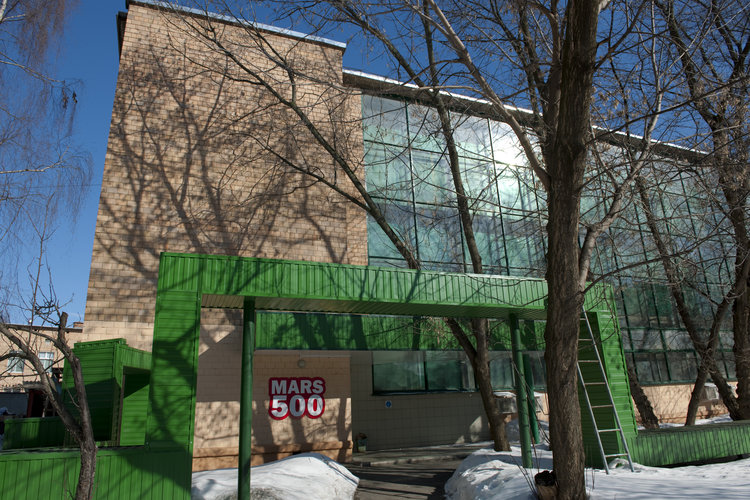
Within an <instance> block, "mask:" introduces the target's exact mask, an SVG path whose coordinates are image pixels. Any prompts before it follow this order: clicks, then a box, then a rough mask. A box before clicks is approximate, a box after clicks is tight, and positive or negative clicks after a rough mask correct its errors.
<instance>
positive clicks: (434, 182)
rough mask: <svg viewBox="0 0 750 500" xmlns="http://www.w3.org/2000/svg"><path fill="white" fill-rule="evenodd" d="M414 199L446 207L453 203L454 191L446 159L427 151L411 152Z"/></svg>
mask: <svg viewBox="0 0 750 500" xmlns="http://www.w3.org/2000/svg"><path fill="white" fill-rule="evenodd" d="M412 162H413V166H414V169H413V171H414V198H415V200H416V201H417V202H422V203H433V204H441V205H448V204H451V203H454V202H453V200H455V198H456V195H455V189H454V187H453V176H452V175H451V170H450V166H449V165H448V159H447V158H446V157H445V156H444V155H441V154H438V153H432V152H429V151H419V150H413V151H412Z"/></svg>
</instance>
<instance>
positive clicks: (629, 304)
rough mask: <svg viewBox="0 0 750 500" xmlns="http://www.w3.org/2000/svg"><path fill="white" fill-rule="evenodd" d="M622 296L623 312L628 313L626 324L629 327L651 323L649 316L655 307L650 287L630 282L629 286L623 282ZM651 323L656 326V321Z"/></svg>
mask: <svg viewBox="0 0 750 500" xmlns="http://www.w3.org/2000/svg"><path fill="white" fill-rule="evenodd" d="M623 281H624V280H623ZM622 297H623V302H624V303H625V312H626V313H627V315H628V324H629V325H630V326H631V327H637V326H642V327H645V326H649V325H650V324H651V323H650V322H649V318H650V316H651V313H652V312H653V311H654V309H655V307H654V306H653V298H652V296H651V289H650V287H649V286H648V285H642V284H638V283H632V282H631V283H630V286H627V285H626V283H624V282H623V288H622ZM653 325H654V326H656V322H654V323H653Z"/></svg>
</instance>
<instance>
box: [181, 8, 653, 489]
mask: <svg viewBox="0 0 750 500" xmlns="http://www.w3.org/2000/svg"><path fill="white" fill-rule="evenodd" d="M644 5H646V4H645V3H641V2H638V3H637V4H636V5H635V6H633V5H632V4H631V3H630V2H611V3H610V2H607V1H595V0H589V1H570V2H567V3H565V4H564V5H559V4H558V3H557V2H548V3H547V2H531V1H516V2H473V1H469V0H456V1H453V2H447V3H446V4H441V5H438V4H437V3H436V2H434V1H432V0H425V1H424V2H421V3H412V2H406V1H395V0H394V1H390V2H375V3H367V2H343V1H331V2H305V3H304V4H299V5H297V4H295V3H289V2H285V4H284V6H282V7H279V10H280V12H281V15H282V16H287V15H290V14H291V15H299V16H302V18H304V19H305V20H306V22H307V23H308V24H307V26H311V27H312V28H313V29H314V30H315V31H316V32H320V33H325V32H326V31H327V30H333V29H338V27H339V26H341V24H342V23H344V24H346V25H348V26H350V27H352V28H354V29H356V30H357V32H359V33H362V34H363V35H364V36H365V37H366V39H367V40H369V43H371V45H372V47H377V49H378V50H379V51H380V52H381V53H385V55H386V57H387V59H388V60H389V61H390V62H391V63H392V64H393V71H394V73H395V75H396V76H397V77H398V78H399V79H400V80H402V81H405V82H406V83H407V84H408V85H409V86H411V88H410V90H409V92H410V95H412V96H415V98H416V99H418V100H420V101H422V102H424V103H425V104H427V105H429V106H430V107H431V109H433V110H434V117H433V119H432V123H433V124H434V128H433V129H432V134H431V137H433V138H436V137H437V138H439V140H440V143H441V150H440V154H439V157H440V161H442V162H443V163H442V164H443V165H445V166H446V168H447V171H446V172H445V173H446V174H447V176H448V178H449V179H450V180H451V193H450V195H451V196H454V197H455V207H456V209H457V213H458V214H459V217H460V221H461V224H460V230H461V231H462V233H463V238H464V241H465V242H466V245H467V248H468V254H469V255H470V264H471V272H475V273H482V272H484V270H485V267H484V264H483V262H482V256H481V252H480V251H478V248H477V244H476V235H475V227H474V219H473V214H472V210H471V208H472V206H473V204H474V203H475V202H476V199H475V198H473V196H472V195H473V193H472V192H470V191H469V190H467V186H466V182H465V178H464V176H465V175H466V173H465V170H462V168H461V164H460V158H459V154H458V151H457V147H458V146H457V144H458V143H459V141H458V140H457V127H456V122H455V121H453V120H452V119H451V114H450V111H451V107H452V106H454V102H455V99H453V98H452V96H451V94H450V93H449V92H450V91H453V90H460V91H461V92H463V93H466V94H468V95H469V96H471V97H481V98H482V99H484V107H483V112H484V113H485V114H486V115H487V116H490V117H491V118H494V119H496V120H500V121H503V122H505V123H507V124H508V125H509V126H510V128H511V129H512V131H513V133H514V134H515V137H516V139H517V141H518V144H519V145H520V147H521V149H522V150H523V152H524V154H525V160H526V167H525V168H526V171H527V172H533V175H534V176H535V180H534V181H533V183H534V184H536V185H537V186H538V187H539V188H540V190H542V191H543V192H544V198H545V202H546V210H545V214H544V220H545V221H546V228H547V255H546V276H547V281H548V284H549V289H550V292H551V293H550V296H549V301H548V309H547V323H546V332H545V340H546V355H545V360H546V364H547V373H548V380H547V387H548V394H549V397H550V412H551V435H552V442H553V448H554V450H555V459H554V467H555V470H556V471H557V475H558V478H559V481H560V498H582V497H584V496H585V488H584V481H583V464H584V455H583V445H582V434H581V416H580V409H579V406H578V397H577V378H576V367H577V357H578V346H577V339H578V335H579V328H580V316H581V311H582V307H583V299H584V294H585V292H586V290H587V288H588V286H589V285H588V283H587V280H588V278H589V270H590V263H591V257H592V254H593V252H594V248H595V243H596V241H597V239H598V238H599V237H600V236H602V235H603V234H604V233H605V232H606V231H607V230H608V228H609V227H610V226H611V224H612V223H613V221H614V220H616V218H617V217H618V216H619V214H620V213H621V212H622V210H623V204H624V202H625V199H626V195H627V194H628V192H629V186H630V185H631V184H632V183H633V181H634V179H635V177H636V176H637V175H638V172H639V171H640V170H641V169H642V168H643V166H644V165H645V164H646V162H647V161H648V160H649V158H650V156H649V155H650V153H651V145H652V135H653V131H654V129H655V127H656V123H657V117H658V116H659V114H660V108H661V99H662V95H663V93H664V92H665V91H666V90H665V89H661V90H660V91H658V92H656V93H654V94H653V95H652V96H651V98H650V99H648V100H647V101H646V103H647V104H648V106H647V108H648V109H646V110H645V112H641V111H642V110H638V113H637V114H628V113H625V112H623V113H620V114H617V115H615V116H612V117H610V120H609V121H606V122H605V123H604V125H606V126H607V127H609V128H612V126H613V125H614V128H616V129H622V128H623V127H625V126H627V128H628V130H630V129H633V128H637V129H638V134H639V136H638V138H637V139H635V140H632V138H629V139H628V140H627V141H624V143H623V147H624V148H625V149H627V150H628V151H629V154H630V156H629V158H628V159H629V161H628V162H622V161H619V160H618V161H615V162H612V161H611V159H610V158H607V157H606V155H604V154H601V153H600V152H599V151H598V149H597V147H596V145H597V144H600V143H605V142H607V141H609V142H616V141H615V140H614V139H613V135H612V132H610V131H607V132H601V129H596V128H594V127H593V125H594V123H593V122H592V109H594V105H593V104H594V101H593V96H594V91H595V89H601V88H605V85H612V84H611V82H612V81H615V82H617V81H618V80H617V78H614V77H612V78H609V79H608V80H607V81H606V82H607V83H602V82H604V81H605V80H601V82H600V81H599V80H598V78H599V75H601V74H602V73H603V72H604V70H605V69H607V70H609V69H610V65H611V66H615V65H612V64H611V61H613V60H615V59H616V58H617V57H628V54H627V51H626V50H625V48H624V47H629V46H631V45H630V44H631V42H633V44H635V45H637V44H640V43H642V40H640V39H637V38H635V39H631V35H632V33H633V26H634V22H635V20H636V19H638V17H639V15H640V14H641V12H642V10H641V9H643V8H644ZM283 7H287V8H283ZM212 8H213V9H216V8H219V9H220V10H221V13H222V14H226V15H227V16H228V18H230V19H233V20H236V21H240V22H243V21H245V20H244V19H243V18H242V16H241V15H240V13H239V12H238V11H233V10H232V9H231V8H230V6H228V5H226V4H225V5H223V7H222V6H219V7H217V5H216V4H213V5H212ZM605 8H606V9H608V15H607V16H606V17H607V18H608V23H607V26H606V27H605V28H606V29H601V28H600V26H599V21H600V18H601V17H602V11H603V9H605ZM175 24H176V25H179V23H175ZM243 25H244V26H246V27H247V34H248V35H249V36H246V37H242V38H241V39H237V38H232V37H230V36H227V34H226V30H225V29H224V28H223V27H222V24H221V23H220V22H214V21H211V20H210V18H202V17H194V16H192V15H186V16H184V17H183V19H182V28H183V30H184V32H185V33H187V34H188V36H191V37H193V38H194V39H197V40H199V41H200V43H201V44H202V45H203V46H204V47H205V48H206V52H207V53H213V54H217V53H218V55H219V56H220V57H216V56H214V57H212V58H209V57H206V53H198V52H191V53H183V56H184V57H186V58H189V59H190V60H191V63H192V64H194V65H196V66H197V67H199V68H203V70H202V71H198V72H196V74H201V75H203V74H206V73H208V72H210V73H212V74H217V75H221V77H220V80H221V81H223V82H234V83H242V84H245V85H249V86H252V87H254V88H256V89H259V90H262V92H263V93H265V95H270V96H272V97H273V104H271V105H267V106H264V109H263V112H264V119H265V120H268V119H269V117H276V116H278V117H282V116H284V117H285V119H283V120H282V119H278V120H274V121H275V123H276V124H277V128H276V130H274V136H275V137H278V136H279V129H278V127H279V126H281V125H278V124H286V123H291V124H292V125H285V127H288V130H285V131H284V133H283V134H280V135H281V136H283V137H284V142H283V144H281V143H280V142H279V140H278V139H274V138H273V137H272V136H271V135H268V136H264V135H263V134H262V133H260V134H257V131H256V129H244V130H245V131H246V132H248V133H256V134H257V135H256V136H255V137H254V140H255V141H256V143H257V144H258V145H260V146H261V149H263V150H264V151H265V152H266V153H268V154H271V155H274V156H275V158H276V159H277V160H278V163H279V165H280V166H283V167H284V168H287V169H288V168H291V169H294V170H296V171H298V172H300V173H302V174H304V175H305V176H308V178H311V179H313V181H314V182H315V183H317V184H320V185H323V186H326V187H327V188H330V189H332V190H333V191H334V192H336V193H337V194H338V195H339V196H341V197H343V198H344V199H346V200H348V201H350V202H351V203H353V204H355V205H356V206H357V207H359V208H361V209H362V210H364V211H366V212H367V213H368V214H369V215H370V217H371V218H372V219H373V220H374V222H375V223H376V224H377V225H378V226H379V227H380V229H382V231H383V233H384V234H385V235H386V237H387V238H388V240H389V241H390V242H391V243H392V244H393V245H394V247H395V248H396V250H397V251H398V253H399V254H400V255H401V256H402V258H403V259H404V260H405V262H406V264H407V265H408V266H409V267H411V268H414V269H419V268H421V267H422V266H423V263H422V262H421V260H420V258H419V256H418V255H417V254H415V253H414V251H413V248H412V247H411V245H410V242H409V241H408V240H405V239H404V238H403V237H402V235H401V234H400V233H399V230H398V227H397V226H394V224H393V223H392V219H390V218H389V217H388V215H387V214H386V213H384V211H385V210H387V208H384V207H383V206H381V205H380V204H379V203H378V202H377V200H376V199H375V198H374V197H373V195H372V193H371V192H369V191H368V189H367V185H366V183H365V182H364V181H363V165H362V160H361V153H360V152H359V150H358V148H357V146H356V140H357V138H358V136H357V135H356V134H352V133H351V129H352V128H353V127H352V125H353V124H352V120H351V118H348V119H347V117H350V116H352V115H351V114H349V113H348V111H349V110H350V109H351V106H356V105H357V103H356V99H352V95H351V93H352V92H351V89H347V88H345V87H344V86H343V85H341V84H340V83H338V82H339V80H338V78H333V79H332V80H331V81H333V82H334V83H333V84H331V83H330V82H331V81H328V82H321V81H320V79H319V78H315V77H311V76H309V73H308V72H307V68H304V67H301V66H300V65H299V64H298V63H297V61H296V60H295V57H294V53H293V49H291V50H290V49H287V48H284V49H279V48H278V47H275V46H274V44H273V43H270V42H267V41H266V40H265V37H266V36H267V35H266V34H264V32H263V31H262V30H258V29H256V28H255V27H254V26H253V25H251V24H248V23H244V24H243ZM626 42H627V43H626ZM181 43H183V42H181V41H180V40H175V44H174V47H175V49H176V50H180V49H181V47H182V45H181ZM621 54H622V55H621ZM259 56H260V57H259ZM261 60H262V61H261ZM644 64H653V60H649V59H646V60H645V61H644ZM619 84H620V86H621V87H627V86H628V85H629V82H627V81H626V82H625V83H622V81H620V83H619ZM399 86H401V87H403V86H402V85H399V84H396V85H394V86H393V88H389V89H388V90H387V92H391V93H398V92H399V90H398V87H399ZM620 90H622V89H620ZM625 90H627V88H626V89H625ZM624 94H626V92H621V95H624ZM613 95H614V94H613ZM354 97H356V96H354ZM246 99H247V100H248V101H249V98H247V97H246ZM311 102H312V103H315V104H317V105H323V106H325V107H326V109H327V110H328V113H327V116H326V117H325V118H324V119H323V120H322V122H321V121H320V118H319V117H318V118H315V119H314V118H313V117H312V116H311V114H310V112H309V111H310V110H311V109H313V108H312V105H311V104H310V103H311ZM511 103H512V104H514V105H517V104H522V105H526V106H528V107H529V108H530V109H531V112H529V113H524V112H519V111H518V110H517V108H514V107H512V106H510V104H511ZM615 107H617V106H615ZM629 111H631V112H632V110H629ZM243 112H244V113H245V115H244V117H247V116H249V115H250V114H251V113H250V112H249V111H243V107H242V103H241V102H240V103H239V104H238V105H237V110H236V111H235V113H237V114H242V113H243ZM275 113H277V114H275ZM290 116H291V117H293V118H294V119H293V120H289V117H290ZM270 119H274V118H270ZM256 120H257V119H256ZM236 123H237V125H236V127H231V128H232V130H237V129H242V127H244V126H247V125H249V124H252V123H253V121H252V120H247V122H245V123H244V124H243V122H242V121H241V120H237V122H236ZM255 123H257V122H255ZM240 133H242V132H240ZM303 137H304V138H305V139H301V138H303ZM310 138H312V139H313V141H312V142H313V143H315V144H316V147H317V148H319V149H322V150H324V151H325V152H326V154H328V155H329V157H330V158H331V161H332V163H333V165H334V169H333V170H332V171H330V170H323V169H322V168H321V166H320V165H318V164H311V163H308V161H307V158H306V152H305V150H304V148H300V147H299V145H301V144H306V145H308V146H309V144H310ZM280 146H281V147H280ZM625 146H626V147H625ZM592 159H593V160H594V161H593V162H592V161H591V160H592ZM613 163H614V164H613ZM432 165H433V166H434V167H435V168H437V167H438V165H439V162H434V163H433V164H432ZM428 170H430V169H428ZM432 171H434V169H433V170H432ZM429 175H431V174H427V175H426V177H425V178H424V179H423V180H428V177H429ZM597 183H599V185H604V184H606V186H607V188H606V193H607V196H606V199H605V200H604V202H603V203H601V202H600V203H599V209H598V211H596V213H597V214H598V217H596V218H590V219H586V220H582V219H581V215H580V214H581V200H582V195H583V193H584V192H585V191H586V189H594V187H596V189H599V188H600V186H598V185H597ZM447 321H448V324H449V326H450V327H451V331H452V332H453V334H454V336H455V337H456V339H457V340H458V342H459V343H460V345H461V346H462V348H463V349H464V351H465V352H466V353H467V356H468V357H469V359H470V360H471V362H472V366H473V368H474V371H475V375H476V380H477V382H478V384H479V388H480V393H481V394H482V399H483V402H484V405H485V410H486V411H487V414H488V417H489V421H490V428H491V430H492V435H493V438H494V439H495V443H496V447H498V448H502V447H505V446H507V441H506V440H505V438H504V432H503V430H502V429H503V427H502V425H501V423H500V422H499V418H498V416H497V415H496V412H497V410H496V408H495V405H494V404H493V403H492V400H491V383H490V377H489V359H488V351H489V349H488V334H487V323H486V321H484V320H474V321H472V322H471V325H469V326H468V327H464V326H462V325H461V324H459V323H458V322H457V321H455V320H451V319H448V320H447Z"/></svg>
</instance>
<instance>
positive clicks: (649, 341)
mask: <svg viewBox="0 0 750 500" xmlns="http://www.w3.org/2000/svg"><path fill="white" fill-rule="evenodd" d="M630 339H631V342H632V343H633V350H634V351H642V350H662V349H664V346H663V345H662V340H661V334H660V333H659V331H658V330H641V329H634V328H631V329H630Z"/></svg>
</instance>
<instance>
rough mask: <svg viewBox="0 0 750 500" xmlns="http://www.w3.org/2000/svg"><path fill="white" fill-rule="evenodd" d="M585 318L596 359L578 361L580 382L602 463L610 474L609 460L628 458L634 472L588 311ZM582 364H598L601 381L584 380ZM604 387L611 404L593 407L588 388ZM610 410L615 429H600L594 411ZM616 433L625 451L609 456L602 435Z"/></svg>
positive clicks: (584, 314) (584, 311)
mask: <svg viewBox="0 0 750 500" xmlns="http://www.w3.org/2000/svg"><path fill="white" fill-rule="evenodd" d="M583 317H584V319H585V320H586V330H587V331H588V335H589V338H588V339H585V340H587V341H588V340H590V341H591V346H592V348H593V352H594V354H595V357H596V359H580V358H579V360H578V367H577V368H578V380H579V382H580V383H581V387H582V388H583V395H584V399H585V401H586V407H587V408H588V410H589V416H590V417H591V423H592V425H593V427H594V434H595V435H596V443H597V444H598V445H599V452H600V453H601V457H602V463H603V464H604V470H605V471H606V472H607V474H609V464H608V462H609V460H611V459H613V458H617V457H627V459H628V463H629V464H630V470H631V471H634V468H633V460H632V458H631V456H630V449H629V448H628V442H627V439H625V433H624V432H623V430H622V424H621V423H620V416H619V415H618V414H617V409H616V408H615V402H614V399H613V398H612V391H611V390H610V389H609V382H608V380H607V374H606V372H605V370H604V366H603V364H602V357H601V355H600V354H599V349H598V348H597V345H596V344H597V343H596V339H595V338H594V332H593V330H592V329H591V323H589V317H588V314H587V313H586V310H585V309H583ZM582 363H596V364H597V365H598V366H599V370H600V372H601V381H589V382H587V381H586V380H584V377H583V371H582V370H581V364H582ZM602 385H603V386H604V388H605V392H606V393H607V397H608V401H609V403H605V404H601V405H594V406H592V405H591V399H590V398H589V392H588V388H589V387H591V386H602ZM605 408H609V409H610V410H611V411H612V414H613V416H614V421H615V427H614V428H612V429H599V426H598V425H597V423H596V417H595V416H594V410H597V409H605ZM612 432H616V433H617V434H618V435H619V438H620V440H621V441H622V445H623V448H624V450H625V452H624V453H611V454H607V453H605V451H604V446H603V444H602V434H608V433H612Z"/></svg>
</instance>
